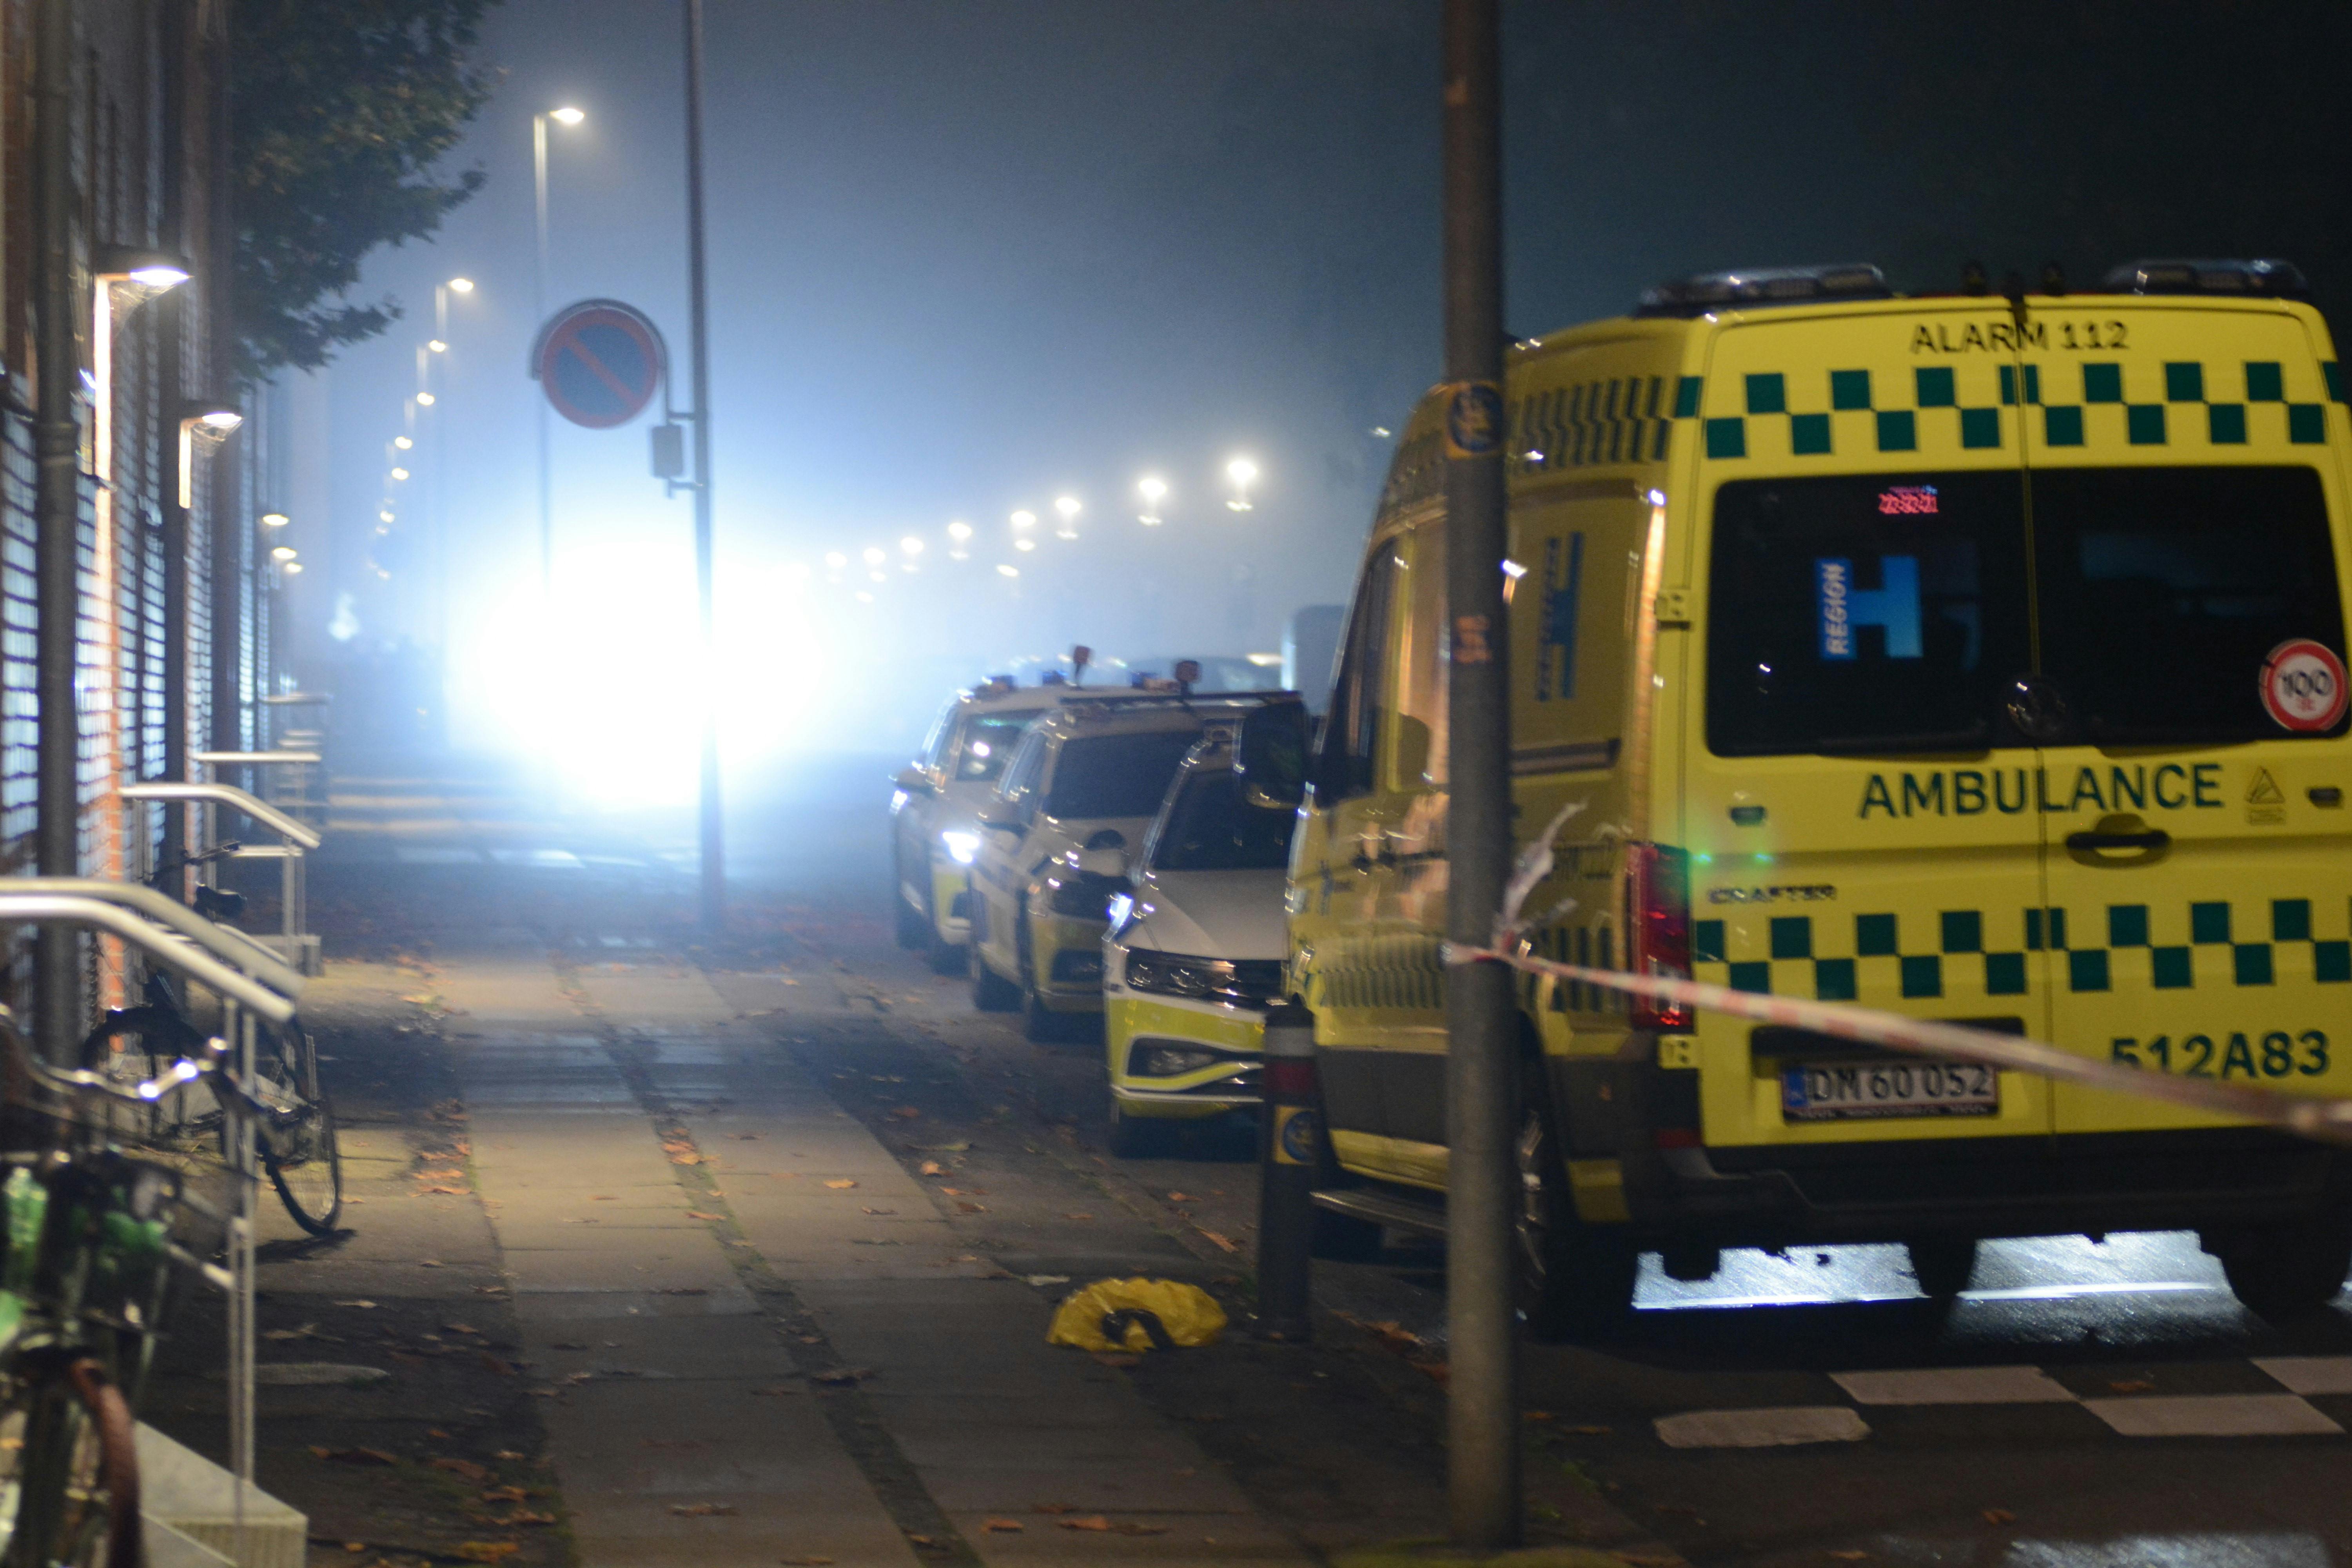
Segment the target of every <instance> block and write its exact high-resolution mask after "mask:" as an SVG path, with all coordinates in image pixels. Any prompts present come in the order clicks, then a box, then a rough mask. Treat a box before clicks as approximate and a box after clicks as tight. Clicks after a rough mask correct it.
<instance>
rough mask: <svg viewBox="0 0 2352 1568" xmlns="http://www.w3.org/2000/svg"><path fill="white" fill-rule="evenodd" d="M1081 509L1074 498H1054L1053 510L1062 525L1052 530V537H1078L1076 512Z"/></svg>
mask: <svg viewBox="0 0 2352 1568" xmlns="http://www.w3.org/2000/svg"><path fill="white" fill-rule="evenodd" d="M1054 510H1055V512H1057V513H1059V514H1060V516H1061V519H1062V525H1061V526H1060V527H1059V528H1056V529H1055V530H1054V536H1055V538H1056V539H1076V537H1077V536H1078V512H1079V510H1081V509H1080V507H1079V506H1078V498H1077V497H1076V496H1056V497H1055V498H1054Z"/></svg>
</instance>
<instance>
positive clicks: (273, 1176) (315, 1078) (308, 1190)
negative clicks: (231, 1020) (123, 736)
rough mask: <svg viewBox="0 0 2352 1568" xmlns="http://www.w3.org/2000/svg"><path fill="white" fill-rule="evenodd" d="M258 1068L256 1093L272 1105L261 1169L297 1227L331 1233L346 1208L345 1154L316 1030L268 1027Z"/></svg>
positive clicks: (257, 1054) (262, 1135)
mask: <svg viewBox="0 0 2352 1568" xmlns="http://www.w3.org/2000/svg"><path fill="white" fill-rule="evenodd" d="M253 1067H254V1077H255V1079H257V1082H256V1083H255V1084H254V1086H253V1089H254V1092H255V1095H256V1097H257V1098H258V1099H259V1100H261V1101H262V1102H263V1104H264V1105H265V1106H266V1107H268V1115H267V1116H265V1117H264V1118H263V1119H262V1121H261V1122H260V1124H259V1125H258V1127H257V1129H256V1134H257V1139H258V1142H259V1146H260V1147H259V1152H260V1154H261V1168H262V1169H263V1170H265V1171H268V1173H269V1183H270V1185H272V1186H274V1187H276V1188H277V1189H278V1197H279V1199H280V1200H281V1201H283V1202H284V1203H285V1205H286V1212H287V1213H288V1214H289V1215H293V1216H294V1223H295V1224H296V1225H299V1226H301V1227H302V1228H303V1229H304V1230H307V1231H309V1232H310V1234H311V1235H312V1236H328V1235H331V1234H332V1233H333V1231H334V1228H335V1221H336V1220H337V1219H338V1218H339V1217H341V1214H342V1212H343V1157H342V1151H341V1147H340V1146H339V1144H338V1142H337V1140H336V1137H335V1108H334V1104H333V1102H332V1101H331V1100H329V1099H328V1098H327V1090H326V1086H325V1085H323V1084H321V1083H320V1081H319V1053H318V1051H317V1049H316V1048H315V1047H312V1045H311V1043H310V1032H309V1031H308V1030H306V1029H304V1028H303V1027H302V1026H301V1025H299V1024H292V1023H289V1024H288V1025H287V1026H285V1027H283V1028H277V1029H266V1030H264V1031H263V1032H262V1035H261V1037H260V1038H259V1039H258V1040H257V1042H256V1043H255V1046H254V1053H253Z"/></svg>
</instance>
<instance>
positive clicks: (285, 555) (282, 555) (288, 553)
mask: <svg viewBox="0 0 2352 1568" xmlns="http://www.w3.org/2000/svg"><path fill="white" fill-rule="evenodd" d="M299 553H301V552H299V551H298V550H296V549H295V548H294V547H293V546H292V545H290V544H279V545H274V546H272V547H271V549H270V552H269V558H270V559H271V560H272V561H278V562H285V561H291V560H293V559H294V557H295V556H296V555H298V554H299Z"/></svg>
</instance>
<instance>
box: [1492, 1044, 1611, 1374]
mask: <svg viewBox="0 0 2352 1568" xmlns="http://www.w3.org/2000/svg"><path fill="white" fill-rule="evenodd" d="M1519 1107H1520V1109H1519V1131H1518V1136H1517V1138H1516V1139H1515V1140H1514V1141H1513V1142H1512V1155H1513V1159H1514V1162H1515V1163H1516V1165H1517V1175H1518V1190H1517V1204H1516V1205H1515V1208H1514V1211H1513V1215H1512V1220H1513V1229H1514V1230H1515V1231H1516V1233H1517V1243H1518V1247H1517V1253H1518V1256H1517V1266H1518V1280H1517V1283H1518V1305H1519V1315H1520V1317H1522V1318H1524V1319H1525V1320H1526V1321H1527V1325H1528V1333H1529V1334H1530V1335H1531V1336H1533V1337H1534V1338H1535V1339H1537V1340H1538V1341H1540V1342H1543V1343H1546V1344H1557V1343H1560V1342H1570V1341H1580V1340H1589V1339H1598V1338H1601V1337H1604V1336H1606V1335H1609V1334H1611V1333H1613V1332H1616V1331H1619V1330H1621V1329H1622V1328H1623V1327H1624V1326H1625V1325H1626V1324H1627V1323H1628V1322H1630V1321H1632V1320H1633V1286H1634V1281H1635V1279H1636V1278H1637V1276H1638V1275H1639V1273H1640V1271H1641V1262H1642V1255H1641V1251H1640V1249H1639V1248H1637V1247H1635V1246H1634V1245H1633V1238H1632V1237H1628V1236H1625V1235H1622V1234H1620V1233H1618V1232H1617V1230H1616V1228H1615V1227H1613V1226H1595V1225H1588V1224H1586V1223H1585V1221H1584V1220H1583V1219H1582V1218H1580V1216H1579V1215H1578V1214H1577V1212H1576V1200H1575V1199H1574V1198H1573V1197H1572V1196H1571V1195H1570V1192H1569V1186H1568V1173H1567V1169H1566V1167H1565V1166H1564V1165H1563V1164H1562V1163H1561V1158H1560V1146H1559V1133H1558V1132H1557V1131H1555V1130H1554V1128H1553V1125H1552V1117H1551V1105H1550V1100H1549V1096H1548V1094H1547V1093H1546V1090H1545V1085H1544V1081H1543V1075H1542V1074H1541V1073H1539V1072H1538V1071H1537V1070H1536V1069H1535V1068H1533V1067H1532V1066H1531V1067H1529V1068H1528V1070H1527V1072H1526V1073H1525V1075H1524V1077H1523V1079H1522V1082H1521V1084H1520V1094H1519Z"/></svg>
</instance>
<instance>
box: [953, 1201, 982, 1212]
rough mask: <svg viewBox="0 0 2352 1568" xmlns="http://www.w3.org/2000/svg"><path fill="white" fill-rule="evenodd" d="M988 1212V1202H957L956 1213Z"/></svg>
mask: <svg viewBox="0 0 2352 1568" xmlns="http://www.w3.org/2000/svg"><path fill="white" fill-rule="evenodd" d="M987 1212H988V1205H986V1204H973V1203H964V1202H961V1201H959V1202H958V1203H957V1204H956V1213H958V1214H986V1213H987Z"/></svg>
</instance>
